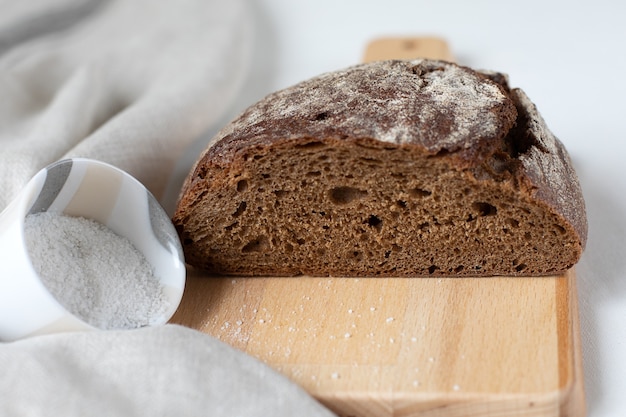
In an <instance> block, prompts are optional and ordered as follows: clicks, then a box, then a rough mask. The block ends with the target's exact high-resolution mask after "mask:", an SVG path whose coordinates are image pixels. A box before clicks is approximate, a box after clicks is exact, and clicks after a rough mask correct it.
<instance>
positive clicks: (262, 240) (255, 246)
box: [241, 236, 270, 253]
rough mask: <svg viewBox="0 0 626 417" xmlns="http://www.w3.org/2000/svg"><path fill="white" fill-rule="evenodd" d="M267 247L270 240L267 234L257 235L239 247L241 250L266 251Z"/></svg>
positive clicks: (244, 251)
mask: <svg viewBox="0 0 626 417" xmlns="http://www.w3.org/2000/svg"><path fill="white" fill-rule="evenodd" d="M269 249H270V242H269V239H268V238H267V236H259V237H258V238H256V239H254V240H252V241H250V242H248V243H247V244H246V245H245V246H244V247H243V248H241V252H243V253H251V252H267V251H268V250H269Z"/></svg>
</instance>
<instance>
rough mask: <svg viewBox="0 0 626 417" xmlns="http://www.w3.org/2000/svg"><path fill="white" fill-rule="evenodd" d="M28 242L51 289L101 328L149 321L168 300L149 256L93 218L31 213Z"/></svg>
mask: <svg viewBox="0 0 626 417" xmlns="http://www.w3.org/2000/svg"><path fill="white" fill-rule="evenodd" d="M24 235H25V241H26V247H27V249H28V253H29V255H30V259H31V262H32V264H33V267H34V268H35V271H37V273H38V274H39V276H40V278H41V280H42V282H43V284H44V285H45V286H46V288H47V289H48V291H50V293H51V294H52V295H53V296H54V297H55V298H56V299H57V301H59V303H61V305H63V307H65V308H66V309H67V310H68V311H69V312H70V313H72V314H74V315H75V316H77V317H78V318H80V319H82V320H83V321H85V322H87V323H89V324H91V325H92V326H94V327H97V328H100V329H129V328H138V327H142V326H147V325H149V324H151V323H152V322H153V320H154V319H155V318H159V317H161V316H162V315H163V314H164V313H165V311H166V309H167V307H168V302H167V300H166V298H165V297H164V294H163V288H162V286H161V285H160V283H159V282H158V280H157V279H156V277H155V276H154V272H153V270H152V267H151V266H150V264H149V263H148V261H147V260H146V259H145V257H144V256H143V255H142V254H141V253H140V252H139V251H138V250H137V249H136V248H135V246H134V245H133V244H132V243H131V242H130V241H129V240H128V239H126V238H124V237H122V236H119V235H117V234H116V233H114V232H113V231H112V230H111V229H109V228H108V227H106V226H104V225H102V224H100V223H98V222H96V221H94V220H90V219H85V218H82V217H72V216H67V215H64V214H59V213H52V212H42V213H36V214H30V215H28V216H26V219H25V221H24Z"/></svg>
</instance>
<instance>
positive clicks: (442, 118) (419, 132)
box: [173, 60, 587, 276]
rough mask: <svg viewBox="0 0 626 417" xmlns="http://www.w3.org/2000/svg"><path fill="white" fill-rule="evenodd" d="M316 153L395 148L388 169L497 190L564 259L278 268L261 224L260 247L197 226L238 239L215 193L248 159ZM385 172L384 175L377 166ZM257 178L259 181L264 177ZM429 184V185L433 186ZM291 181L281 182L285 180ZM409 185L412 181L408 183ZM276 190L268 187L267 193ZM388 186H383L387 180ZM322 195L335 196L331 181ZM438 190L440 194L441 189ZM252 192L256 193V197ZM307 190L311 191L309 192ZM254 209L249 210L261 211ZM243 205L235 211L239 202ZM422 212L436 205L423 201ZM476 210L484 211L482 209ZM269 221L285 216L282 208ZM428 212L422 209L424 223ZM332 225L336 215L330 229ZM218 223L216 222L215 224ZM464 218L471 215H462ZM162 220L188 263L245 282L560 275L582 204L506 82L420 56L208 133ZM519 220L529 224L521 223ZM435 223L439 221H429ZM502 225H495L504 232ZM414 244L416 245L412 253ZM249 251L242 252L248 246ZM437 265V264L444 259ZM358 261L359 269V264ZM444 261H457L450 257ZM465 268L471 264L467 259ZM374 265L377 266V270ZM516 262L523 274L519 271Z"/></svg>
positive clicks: (578, 246)
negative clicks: (553, 232) (547, 231)
mask: <svg viewBox="0 0 626 417" xmlns="http://www.w3.org/2000/svg"><path fill="white" fill-rule="evenodd" d="M318 146H319V147H329V146H330V147H333V148H334V150H333V152H334V151H337V152H340V153H341V152H343V150H345V151H346V152H348V153H350V152H352V153H353V154H354V155H352V156H350V157H355V155H357V154H358V155H360V156H359V157H358V158H361V159H364V160H367V159H372V160H374V159H375V160H378V155H379V153H380V152H379V151H380V150H389V151H392V152H389V155H391V154H393V155H398V152H400V151H403V152H404V155H405V156H408V157H409V159H408V160H404V159H402V158H404V156H403V157H402V158H399V157H397V156H394V157H393V158H396V159H397V162H396V163H397V164H400V162H398V161H403V162H402V163H404V164H405V165H406V164H410V163H412V162H411V161H414V162H415V163H416V164H418V165H419V167H418V169H417V171H419V172H420V173H422V172H423V173H426V174H427V173H428V172H431V171H432V172H438V173H440V174H441V173H446V172H452V173H454V175H453V176H452V177H450V178H451V179H450V184H453V183H454V184H457V185H458V184H461V183H460V182H459V181H461V179H462V180H463V181H465V182H466V183H467V184H469V188H471V189H473V190H478V193H479V194H480V193H481V191H480V190H481V188H483V189H485V190H486V189H489V190H490V191H489V193H487V194H484V195H483V197H484V198H485V199H486V198H495V199H496V200H497V199H498V198H500V197H498V194H500V195H501V196H506V198H505V200H507V201H509V202H510V201H512V200H514V199H517V200H519V201H521V202H523V204H522V203H520V204H522V205H523V206H524V207H523V209H524V210H527V211H534V210H535V209H537V210H539V211H540V212H541V213H543V214H541V215H540V216H544V217H545V216H548V217H549V218H550V220H549V221H547V223H546V224H550V222H552V224H554V227H555V228H556V229H557V230H559V231H560V232H561V233H562V236H559V239H561V240H562V241H563V242H564V243H563V244H564V245H565V247H566V250H565V252H563V251H561V252H559V254H558V256H559V257H561V258H566V259H563V260H562V261H560V260H556V261H554V262H552V261H550V262H547V263H546V262H543V261H537V262H538V264H541V263H542V262H543V263H544V265H537V266H536V267H533V265H532V262H533V261H532V259H529V256H530V255H528V254H527V256H526V258H524V259H525V260H524V262H521V261H518V260H517V259H515V261H516V262H517V263H515V262H510V264H511V265H508V264H507V265H503V264H502V263H499V262H497V261H493V262H491V263H490V264H489V265H491V266H485V265H483V266H481V267H478V266H477V267H473V268H461V269H460V270H459V268H458V267H456V268H455V267H453V266H452V265H444V266H442V265H440V264H437V266H436V267H434V265H421V266H419V265H415V266H414V267H411V266H410V265H409V266H407V265H406V261H403V262H404V263H403V265H399V266H398V268H396V267H393V266H392V267H385V268H383V267H381V268H379V269H376V268H375V267H373V266H371V265H370V266H368V267H367V268H366V269H359V267H355V264H354V261H353V260H352V261H346V262H345V265H343V266H342V261H340V260H338V261H336V262H335V261H331V262H330V264H332V265H331V266H329V262H326V263H325V265H326V267H324V266H323V265H318V266H313V267H307V266H302V265H301V266H297V265H292V264H289V265H287V266H284V265H282V264H281V262H279V261H278V260H277V259H278V258H279V257H280V251H281V250H284V249H285V248H292V249H293V244H292V243H293V242H292V243H286V245H287V246H281V243H280V242H277V241H282V240H284V239H287V240H288V238H287V237H286V236H282V235H281V237H280V239H278V238H270V239H268V238H267V235H268V233H269V234H271V232H268V230H269V229H270V227H269V226H268V225H267V224H266V225H264V226H263V225H262V226H259V227H260V228H264V231H263V232H258V233H257V234H258V235H259V236H263V239H261V238H259V239H257V240H256V241H255V240H254V239H253V240H252V241H244V242H239V243H237V242H238V241H236V240H235V241H233V242H227V241H224V240H227V236H228V234H225V235H221V236H222V238H221V239H222V241H220V242H216V241H214V240H213V238H212V237H211V235H212V234H215V233H217V232H216V231H217V229H212V226H210V225H209V223H211V222H213V221H216V223H217V224H219V225H220V226H219V227H217V226H216V227H217V228H218V229H220V231H219V233H223V232H224V230H227V231H230V230H232V229H233V227H235V228H237V227H240V228H241V230H240V229H237V230H239V232H241V233H244V232H245V233H248V232H249V229H250V228H253V227H252V226H251V225H250V224H249V225H247V226H241V225H240V224H239V222H232V221H229V220H228V219H230V220H232V218H233V216H234V217H238V216H239V215H240V214H241V213H239V212H240V211H241V210H240V209H241V202H225V200H224V199H226V198H230V197H227V196H231V197H232V198H233V199H236V196H237V194H236V192H235V194H229V192H227V190H229V189H233V187H237V188H238V186H237V184H241V183H242V182H241V181H242V180H241V178H244V179H247V180H249V179H250V175H251V172H252V171H250V170H251V169H252V168H251V164H252V163H253V161H254V160H255V159H261V158H263V157H265V156H266V155H270V154H271V153H272V152H274V151H276V152H283V154H284V155H287V153H288V152H295V154H294V158H297V157H298V155H299V153H300V154H307V155H311V156H312V155H317V154H316V153H314V152H313V151H314V149H313V148H315V147H318ZM368 149H369V150H368ZM298 152H299V153H298ZM281 155H282V154H281ZM342 155H343V154H342ZM318 156H319V155H318ZM326 156H327V157H328V155H326ZM285 157H286V158H287V156H285ZM398 158H399V159H398ZM383 159H384V157H383ZM287 160H288V159H287ZM354 161H357V159H355V160H354ZM354 161H353V162H351V163H352V164H353V165H354V164H355V163H357V162H354ZM387 162H388V161H385V163H387ZM392 166H393V164H392V165H389V167H387V168H385V169H387V170H389V169H391V167H392ZM280 168H281V167H273V168H270V170H272V171H273V172H271V175H272V176H273V177H276V176H280V172H279V171H280ZM264 169H265V168H264ZM359 169H360V168H359ZM420 170H423V171H420ZM433 170H434V171H433ZM417 171H416V172H417ZM381 172H384V171H381ZM257 174H258V172H257ZM405 174H406V175H408V176H410V174H409V171H406V172H405V171H403V173H402V174H401V173H400V172H398V173H397V175H403V176H404V175H405ZM324 175H325V174H324ZM361 175H362V174H361ZM365 175H366V174H365ZM377 175H381V174H380V173H379V174H377ZM420 175H423V174H420ZM264 176H267V177H269V176H270V173H269V172H268V173H266V174H264ZM426 176H428V175H426ZM333 178H335V177H333ZM348 178H349V177H346V178H344V179H343V180H344V181H348V182H350V186H349V187H347V188H346V189H348V190H357V191H358V190H365V189H367V187H372V185H373V183H369V184H367V186H365V184H361V185H359V183H358V182H355V181H354V180H352V179H348ZM436 178H437V177H436V176H435V177H433V181H434V182H436V181H437V180H436ZM291 180H292V178H291V177H290V179H289V180H287V179H285V181H291ZM333 181H335V180H333ZM407 181H408V180H407ZM410 181H412V183H414V182H415V181H418V182H419V175H418V176H417V177H415V178H413V177H412V179H411V180H410ZM410 181H409V182H410ZM304 182H305V181H303V183H304ZM246 184H248V183H247V181H246ZM398 184H399V183H398ZM403 184H404V183H403ZM407 184H408V183H407ZM279 185H280V184H278V185H277V184H276V183H273V186H275V187H277V186H279ZM389 186H393V184H392V183H389V185H387V187H389ZM329 187H331V188H332V189H333V190H337V189H342V187H341V186H337V184H335V185H334V186H331V185H329ZM398 187H399V185H398ZM442 187H443V188H445V184H443V185H442ZM246 188H247V185H246ZM279 188H280V187H279ZM287 188H289V187H287ZM466 188H467V187H466ZM262 189H263V187H259V190H262ZM290 189H291V188H290ZM239 191H242V190H239ZM275 191H276V190H275ZM278 191H280V190H278ZM283 191H284V190H283ZM292 191H294V190H292ZM281 192H282V191H281ZM315 192H319V193H322V191H319V190H318V191H315ZM366 194H367V193H366ZM371 194H372V195H373V194H374V193H373V192H372V193H371ZM277 195H278V194H277ZM494 195H495V197H493V196H494ZM248 198H249V197H248ZM380 199H383V197H380V198H379V200H380ZM331 200H332V199H331ZM209 201H210V205H209V203H208V202H209ZM324 201H328V198H326V200H324ZM468 201H469V200H468ZM222 203H224V204H222ZM318 203H319V202H318ZM335 203H336V201H335ZM232 204H235V208H236V210H233V209H232ZM263 204H265V203H263ZM320 204H321V203H320ZM433 204H435V203H433ZM261 205H262V204H261V203H259V209H260V210H261V211H262V208H261V207H260V206H261ZM508 205H509V203H506V204H504V206H507V207H508ZM221 206H223V207H221ZM229 207H230V208H229ZM243 207H244V210H245V202H244V206H243ZM359 207H362V206H359ZM366 207H367V209H370V208H371V207H369V206H366ZM433 207H439V206H437V205H436V204H435V206H433ZM486 207H494V206H492V205H491V204H487V206H486ZM378 209H379V210H380V207H378ZM337 210H339V209H337ZM437 210H439V209H437ZM344 211H345V209H344ZM444 211H445V210H444ZM479 211H480V209H479ZM238 213H239V214H238ZM266 213H267V210H266ZM280 213H282V214H281V215H282V216H285V213H287V212H280ZM431 214H432V213H430V212H429V214H428V215H431ZM457 214H458V213H457ZM483 214H484V213H483ZM291 215H297V213H291ZM446 215H447V216H451V215H452V214H451V213H447V214H445V213H443V212H438V214H437V216H439V217H441V216H446ZM455 215H456V214H455ZM216 216H217V217H219V219H217V218H216ZM263 216H266V214H263V215H261V216H260V219H265V220H264V221H266V222H267V221H268V220H267V218H265V217H263ZM456 216H457V217H458V215H456ZM340 217H341V215H340V214H339V211H337V213H336V214H335V221H338V220H336V219H337V218H340ZM375 217H376V216H375ZM509 217H510V216H509ZM222 218H228V219H227V220H226V221H222V220H221V219H222ZM469 218H472V215H471V214H470V215H469ZM376 219H378V217H376ZM279 220H280V219H279ZM329 220H330V219H329ZM457 220H458V219H457ZM173 221H174V223H175V225H176V226H177V228H178V230H179V233H180V234H181V237H182V240H183V243H184V248H185V254H186V258H187V260H188V262H189V263H191V264H192V265H195V266H198V267H202V268H207V269H210V270H212V271H214V272H219V273H226V274H229V273H236V274H245V275H256V274H261V275H271V274H276V275H294V274H300V273H306V274H312V275H328V274H337V275H351V276H355V275H381V274H385V275H402V276H413V275H416V276H417V275H427V274H439V275H464V276H466V275H496V274H497V275H550V274H555V273H560V272H563V271H564V270H566V269H567V268H569V267H571V266H572V265H573V264H574V263H575V262H576V261H577V260H578V259H579V257H580V255H581V253H582V250H583V248H584V246H585V242H586V236H587V223H586V214H585V207H584V201H583V197H582V193H581V189H580V186H579V184H578V180H577V177H576V174H575V172H574V170H573V168H572V164H571V161H570V159H569V156H568V154H567V152H566V150H565V148H564V147H563V145H562V144H561V142H560V141H558V139H556V138H555V137H554V135H553V134H552V133H551V132H550V131H549V130H548V128H547V127H546V125H545V122H544V121H543V119H542V118H541V117H540V115H539V113H538V112H537V110H536V108H535V106H534V105H533V104H532V103H531V102H530V100H528V98H527V97H526V96H525V94H524V93H523V92H522V91H521V90H519V89H513V90H512V89H510V88H509V86H508V84H507V81H506V77H504V76H502V75H501V74H498V73H481V72H477V71H473V70H471V69H469V68H466V67H462V66H458V65H455V64H451V63H448V62H443V61H430V60H415V61H384V62H378V63H370V64H362V65H357V66H354V67H350V68H348V69H345V70H343V71H338V72H334V73H329V74H323V75H321V76H319V77H316V78H313V79H311V80H308V81H305V82H302V83H300V84H297V85H295V86H292V87H290V88H287V89H285V90H282V91H278V92H276V93H273V94H271V95H269V96H268V97H266V98H265V99H263V100H261V101H260V102H259V103H257V104H255V105H253V106H251V107H250V108H249V109H248V110H246V111H245V112H244V113H243V114H242V115H241V116H240V117H238V118H237V119H236V120H234V121H233V122H232V123H230V124H229V125H228V126H226V127H225V128H224V129H223V130H222V131H221V132H220V133H218V135H216V137H215V138H214V139H213V140H212V141H211V143H210V145H209V147H208V148H207V150H206V151H205V152H204V153H203V155H202V156H201V158H200V159H199V160H198V162H197V163H196V165H195V167H194V169H193V170H192V172H191V173H190V175H189V177H188V178H187V180H186V182H185V184H184V187H183V190H182V193H181V198H180V200H179V204H178V207H177V210H176V213H175V214H174V217H173ZM303 221H306V220H303ZM378 221H380V219H378ZM486 221H487V220H483V222H484V223H482V226H481V227H487V228H490V227H492V228H493V227H496V226H495V223H494V224H493V225H491V226H488V225H487V223H485V222H486ZM508 221H513V222H517V223H519V220H511V219H510V218H509V219H508ZM529 223H530V224H531V225H532V224H533V222H532V221H529ZM342 224H343V223H342ZM385 224H389V222H387V223H385ZM422 224H423V223H422ZM435 224H439V223H438V221H437V220H435ZM456 224H459V223H458V222H457V223H456ZM502 224H503V223H502ZM502 224H498V226H497V227H499V228H501V229H506V228H505V227H504V226H502ZM233 225H235V226H233ZM370 226H371V224H370ZM229 227H230V229H228V228H229ZM285 227H287V225H285ZM293 227H296V226H293ZM544 227H547V226H544ZM431 228H432V224H431ZM307 230H308V233H310V234H311V235H310V236H307V239H310V240H313V241H314V240H315V239H316V234H318V235H319V231H312V230H313V229H311V228H309V229H307ZM316 230H317V229H316ZM431 230H432V229H431ZM401 232H402V233H409V234H410V233H411V231H410V230H408V231H400V232H398V233H401ZM253 233H256V232H253ZM303 233H304V232H303ZM416 233H417V232H416ZM253 235H254V234H253ZM253 235H251V236H253ZM394 236H395V235H394ZM317 237H320V236H317ZM466 237H467V236H466ZM294 239H295V238H294ZM380 239H382V238H379V240H380ZM386 239H387V240H389V239H392V240H393V236H392V235H389V236H388V238H386ZM424 239H427V237H424ZM489 239H492V237H490V238H489ZM248 240H249V238H248ZM383 240H384V239H383ZM295 241H299V239H295ZM426 241H427V240H424V242H426ZM390 242H391V241H389V242H387V241H386V240H384V242H382V243H381V245H382V246H381V248H382V247H386V246H385V245H387V244H388V245H391V246H392V245H396V246H398V245H397V243H390ZM460 243H462V242H461V241H460ZM316 244H319V242H318V243H316ZM419 244H420V243H419V239H417V240H416V242H415V245H419ZM519 244H520V245H522V246H528V245H529V244H528V243H523V244H522V243H519ZM229 245H230V246H237V245H239V247H238V248H235V249H236V250H230V249H233V248H228V247H229ZM250 245H251V246H250ZM255 245H256V246H255ZM328 245H330V244H328ZM328 245H327V246H328ZM405 245H406V241H405ZM510 245H513V244H512V243H511V244H510ZM391 246H389V247H391ZM461 246H463V245H461ZM513 246H514V245H513ZM513 246H511V247H513ZM227 248H228V249H227ZM246 248H247V249H246ZM251 248H252V249H254V250H248V249H251ZM328 248H330V246H328ZM466 249H467V250H468V251H471V250H473V251H475V252H476V251H478V252H480V250H481V247H479V246H475V245H474V246H472V245H469V246H467V248H466ZM494 249H495V248H491V250H494ZM381 250H382V249H381ZM419 250H420V249H419V248H418V249H417V251H418V252H419ZM534 251H535V253H536V252H538V251H539V249H538V248H534ZM226 252H228V253H229V255H228V256H227V257H226V258H224V257H223V256H222V254H223V253H226ZM262 252H268V253H273V255H272V256H269V257H268V256H265V257H263V258H262V259H264V261H262V262H260V263H261V264H264V265H263V266H262V267H261V266H260V264H259V259H261V258H259V257H258V256H257V255H259V253H262ZM389 252H390V250H386V251H385V252H384V253H385V257H389V255H388V253H389ZM530 252H532V251H530ZM530 252H529V253H530ZM251 253H252V254H251ZM563 253H565V256H564V255H563ZM555 254H556V253H555ZM266 255H267V254H266ZM509 255H510V254H509ZM509 255H507V256H509ZM503 256H504V255H503ZM228 257H230V258H228ZM277 257H278V258H277ZM513 257H515V256H513ZM227 258H228V259H227ZM431 258H433V257H431ZM435 258H436V257H435ZM449 258H450V257H448V258H446V261H445V262H444V263H450V262H451V261H450V259H449ZM272 259H273V260H272ZM403 259H404V258H403ZM460 259H462V258H460ZM267 260H270V261H271V262H266V261H267ZM359 262H361V263H363V262H365V263H367V262H366V261H363V259H359ZM433 262H434V261H433ZM454 262H457V263H458V262H460V260H459V259H457V258H455V259H454ZM471 262H474V263H476V259H472V260H471ZM296 263H297V262H296ZM382 263H387V261H386V260H385V261H383V262H379V264H382ZM237 265H238V266H237ZM520 265H523V268H521V269H520ZM433 268H435V269H433Z"/></svg>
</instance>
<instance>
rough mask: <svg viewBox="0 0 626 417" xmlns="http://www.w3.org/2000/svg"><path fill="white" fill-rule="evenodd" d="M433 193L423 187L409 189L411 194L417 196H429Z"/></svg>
mask: <svg viewBox="0 0 626 417" xmlns="http://www.w3.org/2000/svg"><path fill="white" fill-rule="evenodd" d="M431 194H432V191H428V190H424V189H422V188H413V189H411V190H409V195H410V196H411V197H417V198H421V197H428V196H429V195H431Z"/></svg>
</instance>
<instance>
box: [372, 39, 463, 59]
mask: <svg viewBox="0 0 626 417" xmlns="http://www.w3.org/2000/svg"><path fill="white" fill-rule="evenodd" d="M415 58H428V59H441V60H444V61H450V62H454V56H453V55H452V52H451V51H450V47H449V46H448V43H447V42H446V41H445V40H444V39H442V38H438V37H389V38H379V39H375V40H373V41H371V42H370V43H369V44H368V45H367V47H366V48H365V53H364V55H363V59H362V61H363V62H372V61H381V60H386V59H415Z"/></svg>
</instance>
